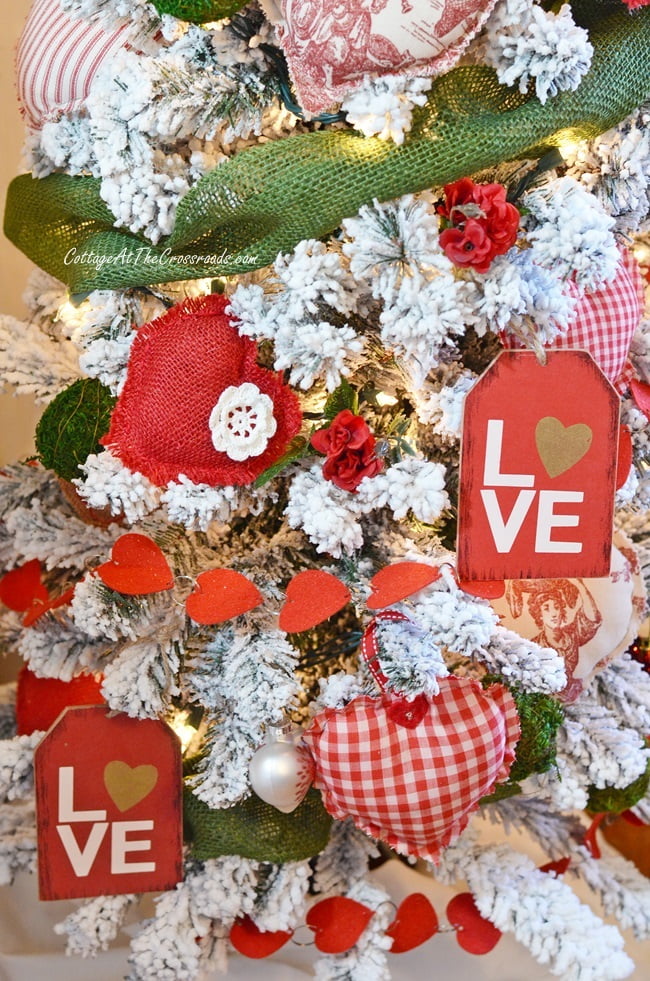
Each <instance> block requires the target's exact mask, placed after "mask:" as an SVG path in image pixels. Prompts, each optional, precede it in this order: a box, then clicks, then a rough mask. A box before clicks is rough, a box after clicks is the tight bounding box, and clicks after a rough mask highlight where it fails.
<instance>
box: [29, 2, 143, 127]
mask: <svg viewBox="0 0 650 981" xmlns="http://www.w3.org/2000/svg"><path fill="white" fill-rule="evenodd" d="M125 31H126V26H124V25H123V26H121V27H119V28H117V30H115V31H113V32H112V33H110V34H108V33H106V31H104V30H103V29H102V28H101V27H98V26H97V25H96V24H90V23H88V21H85V20H73V19H72V18H71V17H69V16H68V15H67V14H66V13H64V12H63V10H62V9H61V6H60V2H59V0H34V4H33V6H32V9H31V10H30V12H29V15H28V17H27V21H26V23H25V26H24V28H23V32H22V34H21V36H20V38H19V41H18V46H17V49H16V88H17V91H18V101H19V103H20V108H21V113H22V114H23V116H24V118H25V122H26V123H27V125H29V126H31V127H32V128H33V129H40V128H41V127H42V126H43V124H44V123H46V122H50V121H53V120H57V119H59V118H60V117H61V116H62V115H63V114H64V113H69V112H74V111H75V110H78V109H81V108H83V105H84V102H85V100H86V99H87V97H88V94H89V92H90V86H91V84H92V82H93V79H94V78H95V76H96V75H97V72H98V71H99V69H100V67H101V65H102V64H103V63H104V62H105V61H106V59H107V58H110V57H111V56H112V55H113V54H114V53H115V52H117V51H119V49H120V48H122V47H124V46H125V42H124V32H125Z"/></svg>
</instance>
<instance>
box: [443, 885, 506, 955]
mask: <svg viewBox="0 0 650 981" xmlns="http://www.w3.org/2000/svg"><path fill="white" fill-rule="evenodd" d="M447 919H448V920H449V922H450V923H451V925H452V926H453V927H456V940H457V941H458V943H459V946H461V947H462V948H463V950H466V951H467V953H468V954H489V953H490V951H491V950H493V949H494V947H496V945H497V944H498V942H499V940H500V939H501V930H498V929H497V928H496V927H495V926H494V924H493V923H490V921H489V920H486V919H485V917H484V916H481V914H480V913H479V911H478V910H477V908H476V903H475V902H474V897H473V896H472V894H471V892H461V893H459V894H458V895H457V896H454V898H453V899H450V900H449V902H448V903H447Z"/></svg>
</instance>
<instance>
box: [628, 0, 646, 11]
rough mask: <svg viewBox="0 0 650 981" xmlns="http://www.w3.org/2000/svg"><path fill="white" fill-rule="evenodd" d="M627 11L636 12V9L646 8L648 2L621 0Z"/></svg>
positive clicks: (643, 0)
mask: <svg viewBox="0 0 650 981" xmlns="http://www.w3.org/2000/svg"><path fill="white" fill-rule="evenodd" d="M623 3H624V4H625V6H626V7H627V8H628V9H629V10H636V9H637V8H638V7H647V6H648V4H650V0H623Z"/></svg>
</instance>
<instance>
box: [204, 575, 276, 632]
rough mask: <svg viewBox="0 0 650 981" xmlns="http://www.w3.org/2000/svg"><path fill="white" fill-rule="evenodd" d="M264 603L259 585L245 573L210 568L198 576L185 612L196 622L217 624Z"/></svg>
mask: <svg viewBox="0 0 650 981" xmlns="http://www.w3.org/2000/svg"><path fill="white" fill-rule="evenodd" d="M263 602H264V597H263V596H262V594H261V593H260V591H259V589H258V588H257V586H256V585H255V583H253V582H251V581H250V579H248V578H247V576H244V575H242V573H241V572H235V571H234V569H208V571H207V572H202V573H201V575H199V576H197V577H196V586H195V587H194V591H193V592H192V593H190V595H189V596H188V597H187V599H186V600H185V609H186V610H187V615H188V616H190V617H191V618H192V620H194V622H195V623H205V624H213V623H224V621H226V620H230V619H232V617H238V616H240V615H241V614H242V613H248V611H249V610H254V609H255V607H256V606H259V605H260V603H263Z"/></svg>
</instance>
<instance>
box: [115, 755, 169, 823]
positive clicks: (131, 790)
mask: <svg viewBox="0 0 650 981" xmlns="http://www.w3.org/2000/svg"><path fill="white" fill-rule="evenodd" d="M157 782H158V767H156V766H154V765H153V764H152V763H143V764H142V766H129V764H128V763H124V762H123V761H122V760H111V762H110V763H107V764H106V766H105V767H104V786H105V787H106V789H107V791H108V793H109V796H110V798H111V800H112V801H113V803H114V804H115V806H116V807H117V808H118V809H119V810H120V811H128V810H129V809H130V808H131V807H135V805H136V804H139V803H140V801H141V800H144V799H145V797H146V796H147V795H148V794H150V793H151V791H152V790H153V788H154V787H155V786H156V784H157Z"/></svg>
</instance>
